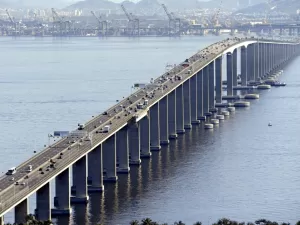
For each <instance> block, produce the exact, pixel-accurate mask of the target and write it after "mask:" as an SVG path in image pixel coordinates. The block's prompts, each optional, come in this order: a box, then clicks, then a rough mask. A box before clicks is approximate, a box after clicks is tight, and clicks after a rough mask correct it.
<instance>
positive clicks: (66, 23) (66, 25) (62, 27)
mask: <svg viewBox="0 0 300 225" xmlns="http://www.w3.org/2000/svg"><path fill="white" fill-rule="evenodd" d="M51 10H52V16H53V32H54V31H55V30H56V29H55V28H57V27H56V26H55V24H58V25H59V30H58V32H59V33H60V35H65V34H67V33H69V31H70V29H71V24H72V21H70V20H65V19H64V18H63V17H60V16H59V15H58V13H57V12H56V10H55V9H54V8H52V9H51ZM56 31H57V30H56Z"/></svg>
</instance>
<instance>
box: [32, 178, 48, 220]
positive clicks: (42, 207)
mask: <svg viewBox="0 0 300 225" xmlns="http://www.w3.org/2000/svg"><path fill="white" fill-rule="evenodd" d="M35 215H36V218H37V219H38V220H42V221H46V220H51V191H50V183H47V184H45V185H44V186H43V187H41V188H40V189H39V190H38V191H37V192H36V210H35Z"/></svg>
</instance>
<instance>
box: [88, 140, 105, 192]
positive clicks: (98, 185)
mask: <svg viewBox="0 0 300 225" xmlns="http://www.w3.org/2000/svg"><path fill="white" fill-rule="evenodd" d="M88 177H89V180H90V182H91V185H90V186H88V191H91V192H102V191H104V186H103V158H102V145H99V146H98V147H97V148H95V149H94V150H93V151H91V152H90V153H89V154H88Z"/></svg>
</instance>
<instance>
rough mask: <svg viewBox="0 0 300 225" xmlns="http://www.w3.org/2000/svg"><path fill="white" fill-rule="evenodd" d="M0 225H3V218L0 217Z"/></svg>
mask: <svg viewBox="0 0 300 225" xmlns="http://www.w3.org/2000/svg"><path fill="white" fill-rule="evenodd" d="M0 225H4V216H0Z"/></svg>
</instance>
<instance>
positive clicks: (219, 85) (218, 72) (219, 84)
mask: <svg viewBox="0 0 300 225" xmlns="http://www.w3.org/2000/svg"><path fill="white" fill-rule="evenodd" d="M215 64H216V65H215V68H216V70H215V73H216V82H215V83H216V102H217V103H222V92H223V90H222V56H220V57H218V58H217V59H216V61H215Z"/></svg>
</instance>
